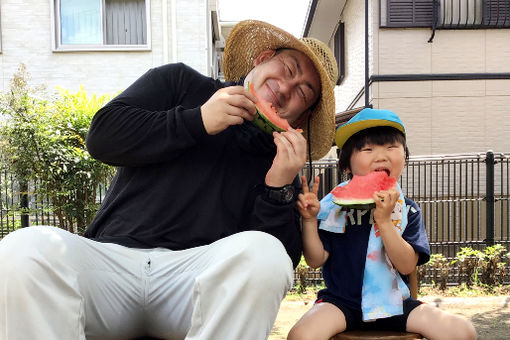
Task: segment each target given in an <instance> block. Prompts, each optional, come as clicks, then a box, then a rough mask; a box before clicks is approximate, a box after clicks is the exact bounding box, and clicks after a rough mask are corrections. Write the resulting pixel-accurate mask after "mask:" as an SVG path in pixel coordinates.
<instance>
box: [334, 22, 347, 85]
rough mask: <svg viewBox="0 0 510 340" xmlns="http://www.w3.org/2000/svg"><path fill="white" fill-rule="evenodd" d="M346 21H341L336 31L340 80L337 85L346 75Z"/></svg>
mask: <svg viewBox="0 0 510 340" xmlns="http://www.w3.org/2000/svg"><path fill="white" fill-rule="evenodd" d="M344 37H345V35H344V23H343V22H339V23H338V27H337V29H336V32H335V48H334V52H335V58H336V62H337V63H338V80H337V82H336V84H337V85H340V84H341V83H342V80H343V79H344V76H345V49H344V46H345V42H344Z"/></svg>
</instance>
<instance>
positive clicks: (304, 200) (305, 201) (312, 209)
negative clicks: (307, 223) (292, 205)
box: [297, 176, 321, 220]
mask: <svg viewBox="0 0 510 340" xmlns="http://www.w3.org/2000/svg"><path fill="white" fill-rule="evenodd" d="M319 181H320V179H319V176H316V177H315V181H314V182H313V187H312V191H310V190H309V189H308V183H306V177H305V176H301V183H303V193H302V194H299V196H298V201H297V207H298V210H299V213H300V214H301V216H302V217H303V220H310V219H315V218H316V217H317V214H318V213H319V210H320V207H321V205H320V202H319V200H318V199H317V193H318V192H319Z"/></svg>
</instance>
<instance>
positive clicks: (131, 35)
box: [54, 0, 150, 50]
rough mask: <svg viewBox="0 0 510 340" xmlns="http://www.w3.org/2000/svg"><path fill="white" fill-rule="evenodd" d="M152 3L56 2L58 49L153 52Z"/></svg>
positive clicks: (115, 0) (144, 0) (120, 0)
mask: <svg viewBox="0 0 510 340" xmlns="http://www.w3.org/2000/svg"><path fill="white" fill-rule="evenodd" d="M148 2H149V0H55V1H54V4H55V11H54V13H55V28H56V29H55V48H56V49H57V50H105V49H106V50H112V49H114V50H115V49H123V50H126V49H128V50H129V49H149V43H148V42H149V41H150V39H149V37H148V33H149V28H148V22H149V20H148V13H150V11H149V8H150V7H149V3H148Z"/></svg>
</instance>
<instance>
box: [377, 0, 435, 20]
mask: <svg viewBox="0 0 510 340" xmlns="http://www.w3.org/2000/svg"><path fill="white" fill-rule="evenodd" d="M433 9H434V0H388V4H387V25H386V26H389V27H431V26H432V19H433V17H432V13H433Z"/></svg>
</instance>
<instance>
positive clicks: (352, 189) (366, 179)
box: [331, 171, 397, 209]
mask: <svg viewBox="0 0 510 340" xmlns="http://www.w3.org/2000/svg"><path fill="white" fill-rule="evenodd" d="M395 183H397V180H396V179H395V178H393V177H389V176H388V174H387V173H386V172H385V171H374V172H371V173H369V174H368V175H365V176H357V175H354V176H353V177H352V179H351V180H350V181H349V183H347V184H346V185H344V186H341V187H336V188H335V189H333V190H332V191H331V194H333V196H334V197H333V203H335V204H338V205H340V206H344V207H350V208H356V209H369V208H371V207H374V206H375V202H374V198H373V196H374V192H377V191H381V190H388V189H391V188H392V187H393V186H394V185H395Z"/></svg>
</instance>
